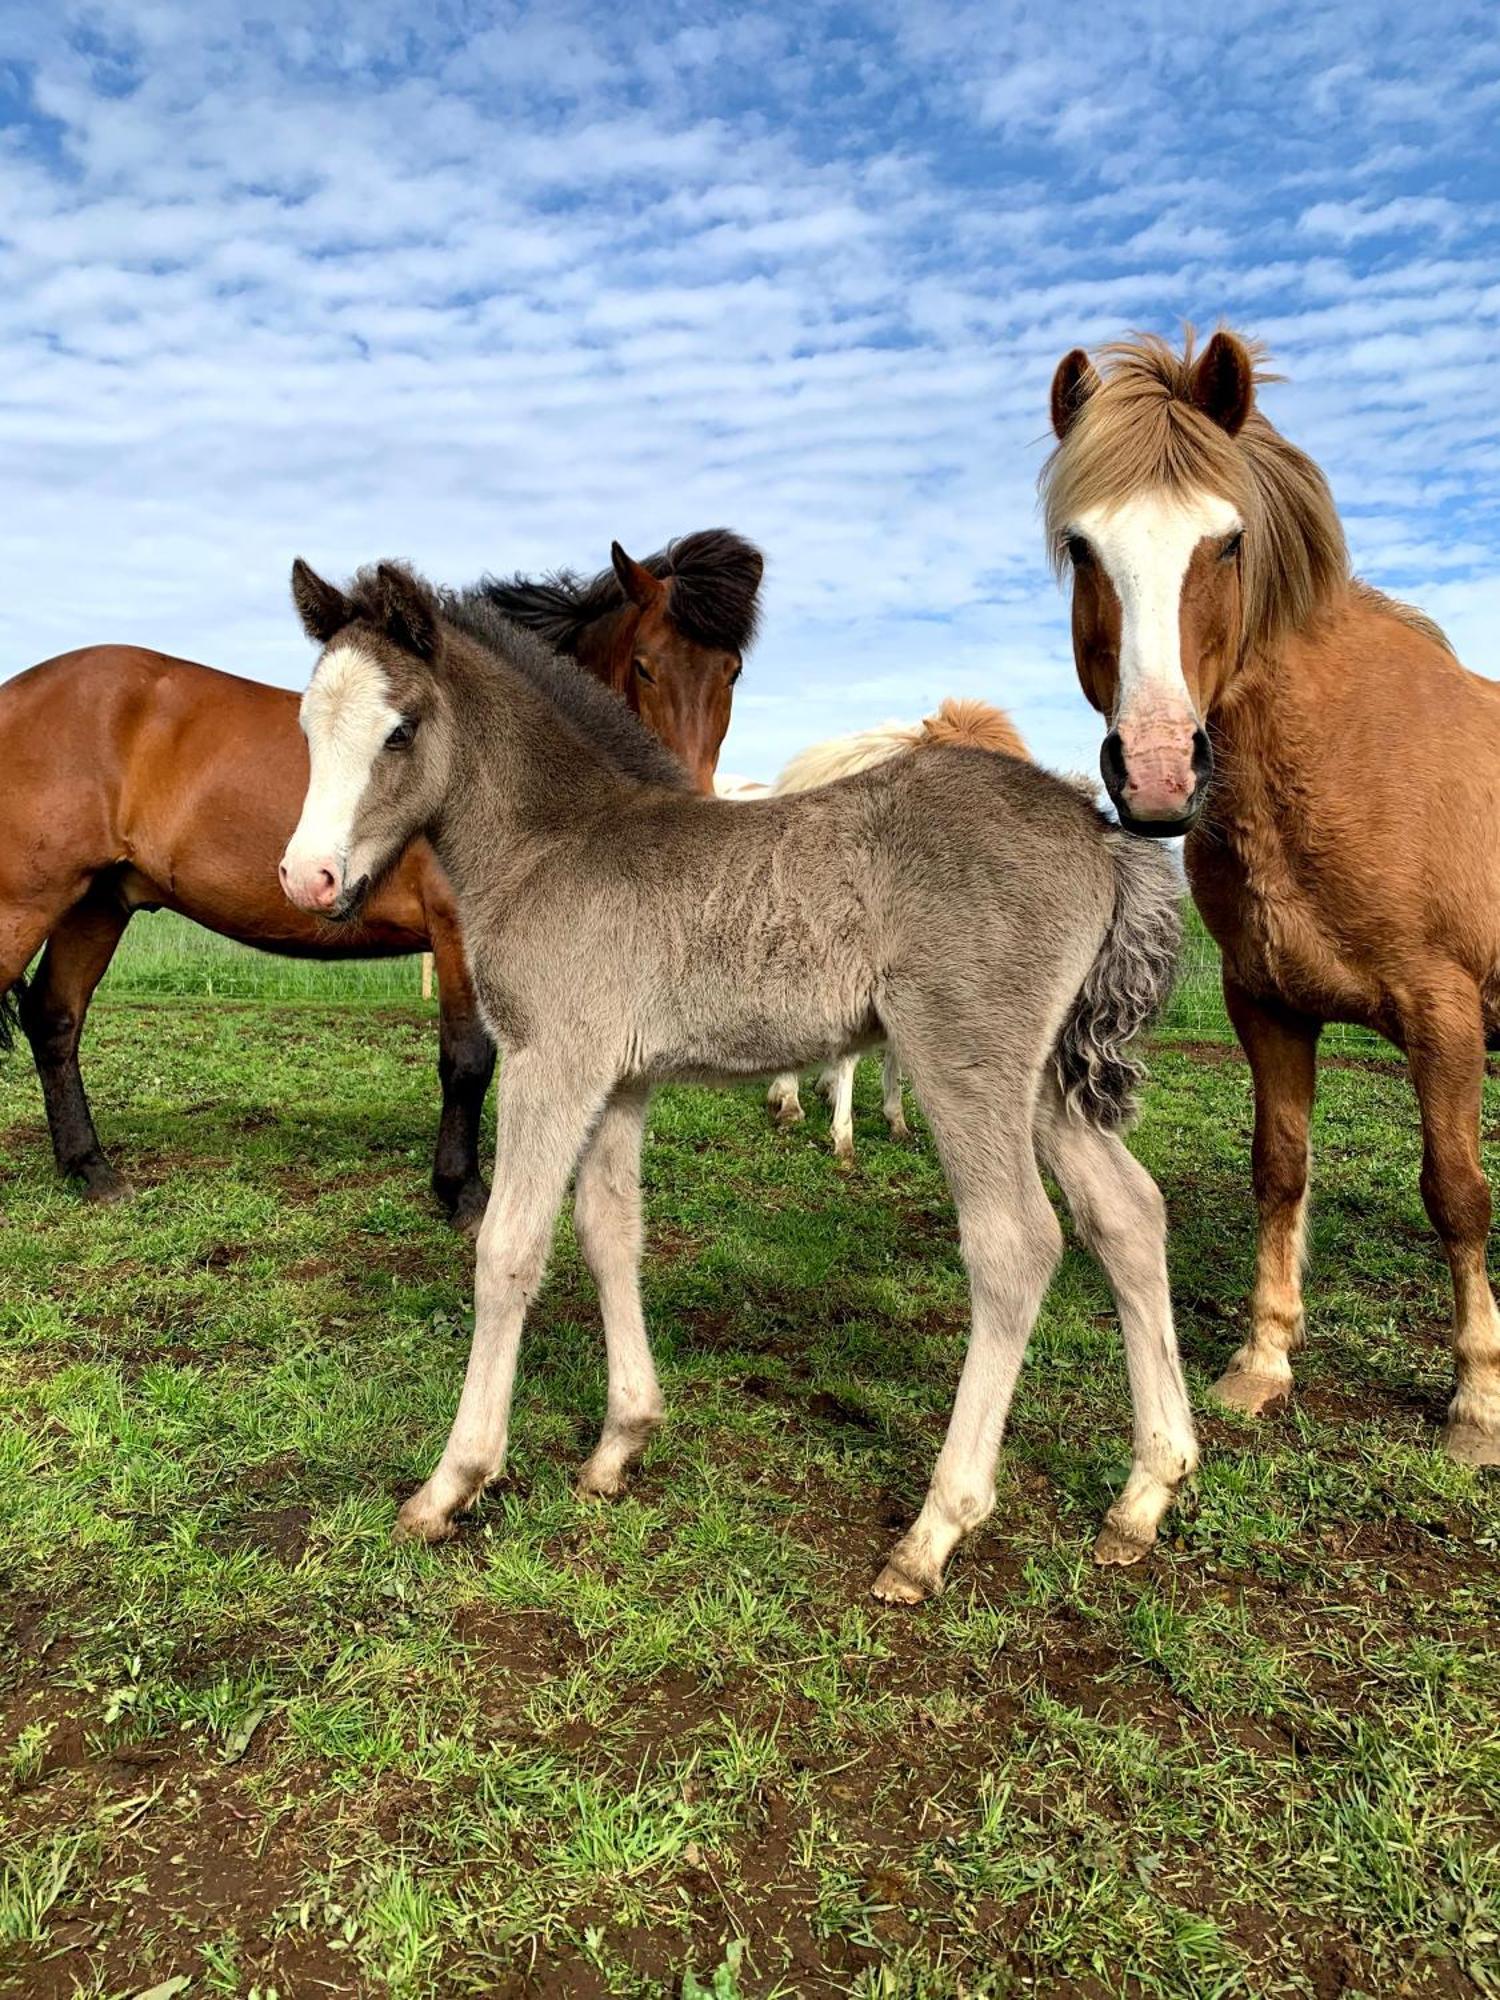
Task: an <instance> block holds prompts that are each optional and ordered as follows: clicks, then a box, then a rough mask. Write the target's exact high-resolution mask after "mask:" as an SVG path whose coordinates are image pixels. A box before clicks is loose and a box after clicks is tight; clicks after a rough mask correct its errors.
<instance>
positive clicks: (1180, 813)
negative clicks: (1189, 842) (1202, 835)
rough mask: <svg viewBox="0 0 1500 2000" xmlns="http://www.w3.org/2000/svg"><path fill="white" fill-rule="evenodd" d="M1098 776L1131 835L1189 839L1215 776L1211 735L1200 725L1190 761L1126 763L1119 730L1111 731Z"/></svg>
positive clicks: (1150, 759) (1103, 747) (1163, 759)
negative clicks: (1184, 837)
mask: <svg viewBox="0 0 1500 2000" xmlns="http://www.w3.org/2000/svg"><path fill="white" fill-rule="evenodd" d="M1099 770H1100V773H1101V775H1102V776H1103V779H1104V785H1105V789H1106V791H1107V792H1108V793H1109V796H1110V798H1111V800H1112V801H1113V804H1114V808H1115V811H1116V812H1117V813H1118V814H1119V816H1120V824H1121V826H1123V827H1124V829H1125V831H1126V832H1127V833H1139V834H1144V835H1146V836H1147V838H1149V839H1153V840H1171V839H1173V838H1175V837H1176V836H1177V835H1178V834H1183V833H1186V832H1187V831H1188V829H1189V828H1190V827H1191V826H1192V824H1193V822H1194V821H1195V820H1196V819H1197V817H1198V815H1199V813H1201V812H1202V810H1203V801H1204V800H1205V799H1206V798H1207V796H1208V788H1209V784H1210V782H1211V781H1212V778H1213V774H1214V754H1213V750H1212V748H1211V746H1210V744H1209V740H1208V731H1207V730H1206V729H1204V728H1202V726H1201V725H1198V726H1195V727H1194V729H1193V734H1192V743H1191V748H1190V750H1189V754H1188V756H1187V757H1185V758H1182V757H1178V758H1175V759H1173V758H1166V757H1163V756H1161V755H1160V754H1159V753H1158V754H1156V755H1151V754H1148V755H1146V756H1144V757H1142V758H1140V759H1139V761H1138V762H1137V761H1136V760H1132V759H1129V758H1128V757H1127V752H1126V746H1125V743H1124V740H1123V738H1122V737H1121V735H1120V732H1119V730H1118V729H1112V730H1111V731H1110V732H1109V734H1108V735H1107V736H1106V737H1105V739H1104V741H1103V743H1102V744H1101V745H1100V749H1099Z"/></svg>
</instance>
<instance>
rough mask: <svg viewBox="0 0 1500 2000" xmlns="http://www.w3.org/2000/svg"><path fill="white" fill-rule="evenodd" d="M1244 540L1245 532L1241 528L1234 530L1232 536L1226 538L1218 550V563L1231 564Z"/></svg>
mask: <svg viewBox="0 0 1500 2000" xmlns="http://www.w3.org/2000/svg"><path fill="white" fill-rule="evenodd" d="M1244 539H1245V531H1244V529H1243V528H1236V529H1235V531H1234V533H1233V534H1232V535H1229V536H1226V537H1225V541H1224V546H1223V548H1221V549H1220V550H1219V561H1220V562H1233V561H1234V559H1235V557H1236V556H1237V555H1238V554H1239V552H1240V543H1241V542H1242V541H1244Z"/></svg>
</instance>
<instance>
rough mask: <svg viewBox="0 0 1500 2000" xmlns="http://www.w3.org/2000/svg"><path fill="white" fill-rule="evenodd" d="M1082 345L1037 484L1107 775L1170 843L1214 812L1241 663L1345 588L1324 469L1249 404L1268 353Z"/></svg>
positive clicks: (1055, 394) (1065, 378)
mask: <svg viewBox="0 0 1500 2000" xmlns="http://www.w3.org/2000/svg"><path fill="white" fill-rule="evenodd" d="M1107 356H1108V361H1109V364H1111V365H1108V366H1107V368H1106V372H1105V373H1104V374H1102V375H1101V374H1100V372H1099V371H1098V370H1097V369H1096V368H1095V367H1094V364H1093V363H1092V362H1091V361H1090V360H1089V358H1088V356H1087V355H1086V354H1085V353H1084V352H1083V351H1082V349H1081V348H1075V349H1074V350H1073V352H1072V353H1071V354H1068V355H1065V356H1064V357H1063V359H1062V361H1061V362H1060V363H1059V364H1058V369H1057V373H1056V375H1055V376H1054V377H1053V381H1052V427H1053V429H1054V431H1055V432H1056V433H1057V439H1058V443H1057V447H1056V449H1055V450H1054V452H1053V454H1052V456H1051V458H1050V459H1049V460H1048V462H1047V466H1046V468H1045V470H1044V472H1043V474H1042V492H1043V498H1044V502H1045V507H1046V516H1047V529H1048V534H1049V537H1050V540H1051V544H1052V552H1053V556H1054V559H1055V560H1056V561H1057V563H1058V565H1059V566H1060V567H1064V566H1070V567H1071V570H1072V577H1073V651H1074V657H1075V659H1076V662H1077V667H1078V677H1079V680H1080V681H1081V682H1082V684H1083V690H1084V693H1085V694H1086V695H1087V696H1088V698H1089V700H1090V701H1091V702H1092V703H1093V705H1094V707H1095V708H1097V709H1098V710H1099V711H1100V712H1101V714H1103V715H1104V716H1105V717H1107V719H1108V721H1109V724H1110V728H1109V733H1108V735H1107V736H1106V737H1105V739H1104V744H1103V748H1102V750H1101V752H1100V757H1099V762H1100V768H1101V770H1102V771H1103V774H1104V782H1105V784H1106V785H1107V786H1108V788H1109V794H1110V797H1111V798H1112V799H1113V800H1114V802H1115V805H1116V807H1117V808H1118V810H1119V814H1120V818H1121V820H1122V822H1123V823H1124V824H1125V825H1126V826H1127V827H1129V828H1130V829H1131V830H1132V831H1133V832H1136V833H1152V834H1164V835H1167V834H1175V833H1183V832H1185V831H1186V830H1187V828H1188V827H1190V826H1191V825H1192V823H1193V821H1194V820H1195V819H1196V818H1197V816H1198V814H1199V812H1200V811H1201V810H1202V806H1203V801H1204V798H1205V796H1206V794H1207V790H1208V785H1209V781H1210V778H1211V777H1212V773H1213V756H1212V752H1211V750H1210V747H1209V738H1208V731H1207V728H1206V726H1205V725H1206V724H1207V721H1208V719H1209V716H1210V713H1211V711H1212V710H1213V707H1214V705H1215V703H1216V702H1217V701H1218V700H1219V699H1220V697H1221V696H1222V694H1223V693H1224V691H1225V689H1226V687H1227V686H1228V685H1229V683H1230V681H1231V679H1232V678H1233V676H1234V674H1235V672H1236V671H1237V670H1238V668H1239V666H1240V665H1241V664H1242V662H1243V660H1244V659H1245V657H1246V655H1247V653H1248V652H1249V651H1250V650H1251V649H1252V648H1254V647H1256V646H1266V645H1268V644H1270V643H1271V641H1273V640H1274V639H1275V637H1276V636H1277V635H1278V634H1279V633H1280V632H1281V631H1283V630H1285V629H1287V628H1288V627H1290V626H1294V625H1296V624H1299V623H1301V622H1302V621H1303V620H1304V619H1305V618H1306V617H1307V616H1309V615H1310V614H1311V612H1312V611H1313V610H1314V609H1315V608H1316V606H1317V604H1318V603H1319V602H1320V601H1321V599H1322V598H1323V597H1324V596H1325V595H1326V594H1327V592H1328V590H1329V589H1330V588H1331V587H1332V585H1333V583H1334V582H1336V581H1338V580H1341V579H1343V578H1344V577H1345V576H1346V575H1347V562H1346V557H1345V554H1344V542H1343V535H1342V532H1341V530H1340V528H1339V523H1338V516H1337V514H1336V513H1335V511H1334V507H1333V502H1332V499H1331V497H1330V495H1329V493H1328V488H1327V485H1326V483H1325V481H1324V479H1323V476H1322V474H1321V473H1320V472H1319V471H1318V469H1317V467H1316V466H1315V465H1313V463H1312V461H1311V460H1310V459H1308V458H1306V457H1305V456H1304V455H1303V454H1302V453H1301V452H1299V451H1298V450H1296V448H1295V447H1294V446H1292V445H1289V444H1288V443H1287V442H1286V440H1285V439H1284V438H1283V437H1281V436H1280V434H1279V433H1278V432H1277V431H1275V430H1274V429H1273V428H1272V427H1271V425H1270V424H1269V423H1268V422H1267V421H1266V419H1265V418H1264V417H1263V416H1262V415H1261V414H1260V412H1259V411H1258V410H1257V409H1256V408H1255V385H1256V381H1257V379H1264V377H1263V376H1261V377H1258V376H1257V368H1256V362H1257V359H1258V352H1257V350H1256V349H1254V348H1253V347H1252V346H1250V345H1248V344H1247V343H1246V342H1245V341H1243V340H1240V339H1239V338H1238V337H1237V336H1236V335H1234V334H1232V333H1216V334H1215V335H1214V337H1213V339H1212V340H1211V341H1210V342H1209V344H1208V346H1207V347H1206V348H1205V349H1204V350H1203V353H1202V354H1201V355H1198V356H1195V354H1194V351H1193V340H1192V335H1191V333H1189V334H1188V337H1187V340H1186V343H1185V346H1184V350H1183V352H1182V353H1181V354H1178V353H1177V352H1176V351H1175V350H1174V349H1173V348H1171V347H1170V346H1169V345H1168V344H1167V343H1166V342H1165V341H1163V340H1159V339H1155V338H1150V337H1147V338H1144V339H1140V340H1136V341H1128V342H1122V343H1120V344H1119V345H1117V346H1115V347H1113V348H1111V349H1109V350H1107Z"/></svg>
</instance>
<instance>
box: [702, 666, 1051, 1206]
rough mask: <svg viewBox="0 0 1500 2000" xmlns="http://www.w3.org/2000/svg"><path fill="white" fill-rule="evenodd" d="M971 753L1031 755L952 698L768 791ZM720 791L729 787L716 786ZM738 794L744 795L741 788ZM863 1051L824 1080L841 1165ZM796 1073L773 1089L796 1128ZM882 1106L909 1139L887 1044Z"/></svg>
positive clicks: (830, 747)
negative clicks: (942, 752)
mask: <svg viewBox="0 0 1500 2000" xmlns="http://www.w3.org/2000/svg"><path fill="white" fill-rule="evenodd" d="M942 744H947V745H949V746H950V747H958V748H960V749H969V750H988V751H991V752H993V753H994V754H995V755H997V756H1001V757H1026V756H1027V755H1028V754H1029V753H1028V751H1027V749H1026V745H1025V744H1024V743H1023V742H1022V741H1021V737H1020V733H1019V731H1018V730H1017V728H1016V726H1015V724H1014V723H1013V722H1012V721H1011V719H1010V717H1009V716H1008V715H1007V714H1006V713H1005V711H1004V710H1003V709H1000V708H993V707H991V705H990V704H989V702H987V701H975V700H972V699H968V698H960V697H955V696H952V695H950V696H949V697H948V698H947V700H946V701H943V702H941V703H939V705H938V708H937V710H936V712H935V713H934V714H932V715H928V716H924V717H923V719H922V720H921V721H920V722H882V723H877V724H876V726H875V727H874V728H873V729H861V730H857V731H855V732H854V733H853V734H852V735H849V736H835V737H832V738H831V739H829V740H828V741H827V742H824V743H813V744H811V745H809V747H808V748H807V749H806V750H799V751H798V752H797V754H796V756H795V757H793V758H792V759H791V761H790V762H789V763H787V764H786V765H784V766H783V767H782V769H781V771H780V772H779V773H778V775H777V777H776V780H775V782H774V783H773V784H772V785H770V786H769V787H768V788H767V789H768V790H769V791H771V792H774V793H776V794H778V795H783V796H784V795H785V794H787V793H789V792H807V791H811V790H812V789H813V787H814V786H815V785H827V784H831V783H832V782H833V781H834V780H835V779H836V778H848V777H852V776H853V775H854V773H855V772H856V771H869V770H872V769H873V768H874V767H875V765H877V764H883V763H884V762H885V761H886V759H887V758H888V757H901V756H905V755H906V754H907V753H908V752H909V751H913V750H924V749H925V750H931V749H933V748H935V747H937V746H939V745H942ZM714 789H715V791H717V792H718V793H719V796H720V797H721V798H722V797H733V796H736V795H737V794H736V793H733V792H725V791H724V790H723V789H722V788H720V787H719V786H718V785H715V787H714ZM738 795H739V796H745V794H744V793H743V792H740V793H738ZM858 1062H859V1058H858V1057H857V1056H852V1055H849V1056H841V1057H840V1058H839V1060H838V1061H837V1062H836V1063H832V1064H830V1065H829V1067H828V1068H827V1069H826V1070H825V1071H824V1072H823V1074H822V1076H821V1077H820V1078H819V1082H818V1088H819V1089H820V1090H821V1091H823V1093H824V1095H825V1096H826V1097H827V1099H828V1106H829V1110H830V1112H831V1113H832V1119H831V1126H832V1137H833V1157H834V1158H835V1159H836V1160H837V1161H838V1162H839V1164H840V1165H841V1166H852V1165H853V1164H854V1074H855V1070H856V1068H857V1066H858ZM797 1084H798V1079H797V1072H796V1071H795V1070H788V1071H786V1073H785V1074H784V1075H782V1076H778V1077H776V1078H775V1079H774V1080H773V1082H772V1084H771V1088H770V1091H769V1092H768V1094H767V1099H766V1101H767V1103H768V1105H769V1106H770V1111H771V1116H772V1118H773V1119H774V1120H775V1122H776V1123H777V1124H778V1125H783V1126H785V1125H796V1124H799V1123H800V1122H801V1120H802V1116H803V1112H802V1099H801V1095H800V1093H799V1091H798V1087H797ZM881 1099H882V1102H881V1109H882V1111H883V1112H884V1113H885V1122H886V1128H887V1130H888V1131H889V1132H890V1135H891V1137H892V1138H893V1139H898V1140H899V1139H906V1138H909V1137H910V1134H909V1133H908V1131H907V1126H906V1107H905V1105H904V1103H903V1102H902V1096H901V1070H900V1067H899V1065H898V1064H897V1062H896V1057H895V1053H894V1051H893V1050H891V1049H889V1048H887V1049H886V1051H885V1054H884V1060H883V1062H882V1065H881Z"/></svg>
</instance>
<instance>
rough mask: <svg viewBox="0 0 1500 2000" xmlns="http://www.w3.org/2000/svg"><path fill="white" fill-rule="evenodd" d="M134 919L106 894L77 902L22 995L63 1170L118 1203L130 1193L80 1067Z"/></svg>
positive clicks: (90, 1196)
mask: <svg viewBox="0 0 1500 2000" xmlns="http://www.w3.org/2000/svg"><path fill="white" fill-rule="evenodd" d="M129 922H130V912H129V910H128V909H125V908H123V907H122V906H121V905H120V904H119V903H118V902H117V901H116V900H115V899H114V898H113V897H111V896H109V895H108V894H106V893H104V892H102V891H96V892H94V893H91V894H90V895H88V896H85V897H84V899H83V901H82V902H81V903H75V904H74V906H73V908H72V909H71V910H69V911H68V912H67V913H66V915H65V916H63V917H62V918H61V920H60V921H59V922H58V924H57V925H56V927H55V928H54V930H53V932H52V935H51V937H50V938H49V939H48V940H47V949H46V951H45V952H43V954H42V962H41V964H40V965H39V966H38V968H37V972H36V977H35V978H34V979H33V980H32V981H31V983H30V985H29V986H28V988H27V990H26V992H25V994H24V995H23V997H22V1000H21V1007H20V1013H21V1025H22V1026H23V1027H24V1028H25V1030H26V1035H27V1039H28V1040H29V1041H30V1043H31V1053H32V1055H33V1057H34V1058H35V1060H36V1070H37V1075H38V1076H39V1077H40V1078H41V1080H42V1100H43V1102H44V1103H45V1105H46V1107H47V1124H48V1126H49V1128H50V1130H51V1133H52V1150H53V1153H54V1154H55V1155H56V1158H57V1166H58V1171H59V1172H60V1173H63V1174H67V1175H69V1176H70V1177H71V1178H74V1179H77V1180H81V1181H82V1182H83V1184H84V1185H83V1192H84V1197H85V1199H86V1200H88V1201H117V1200H119V1198H120V1197H121V1196H122V1195H125V1194H128V1193H129V1192H130V1189H129V1187H128V1185H127V1184H126V1182H125V1181H124V1180H123V1179H122V1177H121V1176H120V1175H119V1174H118V1173H117V1172H116V1171H115V1169H114V1168H113V1167H112V1166H111V1165H110V1163H109V1161H108V1160H107V1159H106V1158H105V1156H104V1148H103V1147H102V1146H101V1145H100V1144H99V1134H98V1133H97V1132H96V1131H95V1130H94V1119H93V1113H92V1112H91V1111H90V1110H89V1101H88V1097H87V1095H86V1094H85V1092H84V1088H83V1075H82V1072H81V1071H80V1069H79V1067H78V1042H79V1038H80V1036H81V1035H82V1033H83V1023H84V1019H85V1017H86V1016H87V1014H88V1008H89V1001H90V1000H91V999H92V998H93V994H94V988H95V987H96V986H97V985H98V984H99V981H100V980H101V979H102V978H103V977H104V973H105V970H106V968H107V967H108V965H109V962H110V960H111V959H112V958H113V957H114V954H115V948H116V946H117V945H118V944H119V942H120V939H121V938H122V937H123V936H124V934H125V926H126V925H127V924H128V923H129Z"/></svg>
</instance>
